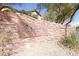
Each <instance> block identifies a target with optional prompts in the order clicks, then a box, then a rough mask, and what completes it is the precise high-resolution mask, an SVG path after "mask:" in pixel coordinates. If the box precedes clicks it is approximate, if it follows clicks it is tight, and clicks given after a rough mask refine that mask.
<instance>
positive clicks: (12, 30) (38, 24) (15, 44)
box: [0, 12, 74, 55]
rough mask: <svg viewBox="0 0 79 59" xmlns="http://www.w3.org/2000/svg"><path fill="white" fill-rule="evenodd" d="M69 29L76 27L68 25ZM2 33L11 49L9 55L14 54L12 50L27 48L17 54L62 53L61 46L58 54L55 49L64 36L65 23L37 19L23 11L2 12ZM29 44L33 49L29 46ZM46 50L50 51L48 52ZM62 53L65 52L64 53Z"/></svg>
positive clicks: (0, 25)
mask: <svg viewBox="0 0 79 59" xmlns="http://www.w3.org/2000/svg"><path fill="white" fill-rule="evenodd" d="M67 30H68V33H69V32H70V31H72V30H74V27H73V26H68V29H67ZM0 33H1V35H3V37H4V38H5V39H6V40H7V43H5V44H4V48H5V50H7V51H9V52H8V55H10V54H12V51H13V52H15V51H19V50H18V49H26V50H25V52H24V53H22V52H23V51H22V52H20V51H19V54H17V53H16V54H15V55H20V54H21V55H41V54H42V55H58V54H59V55H60V53H59V51H61V50H62V49H61V48H60V50H59V51H58V50H56V54H55V52H54V51H55V49H56V48H57V47H59V46H57V47H56V46H55V45H57V42H58V41H60V40H62V39H63V38H64V35H65V25H62V24H58V23H54V22H49V21H45V20H37V19H34V18H32V17H30V16H27V15H24V14H21V13H11V12H0ZM24 43H25V44H24ZM29 45H30V46H31V47H30V49H31V50H30V49H29V48H28V46H29ZM48 46H49V47H48ZM52 46H53V47H52ZM54 46H55V47H54ZM20 47H24V48H20ZM48 48H53V49H54V50H53V51H52V50H50V49H48ZM28 49H29V51H28ZM46 49H47V50H46ZM33 50H34V51H33ZM44 50H46V51H49V52H48V53H47V52H46V51H44ZM32 51H33V53H32ZM57 51H58V52H57ZM62 51H64V50H62ZM39 52H40V53H39ZM9 53H10V54H9ZM34 53H36V54H34ZM51 53H53V54H51ZM61 55H64V54H63V53H62V54H61Z"/></svg>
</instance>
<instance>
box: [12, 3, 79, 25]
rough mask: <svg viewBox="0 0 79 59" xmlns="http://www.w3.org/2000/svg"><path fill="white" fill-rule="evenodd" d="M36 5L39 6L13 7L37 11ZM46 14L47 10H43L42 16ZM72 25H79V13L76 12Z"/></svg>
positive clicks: (34, 4) (27, 4)
mask: <svg viewBox="0 0 79 59" xmlns="http://www.w3.org/2000/svg"><path fill="white" fill-rule="evenodd" d="M36 5H37V4H36V3H26V4H22V5H16V6H13V7H14V8H16V9H18V10H32V9H36V7H37V6H36ZM45 13H46V9H43V11H41V12H40V14H41V15H44V14H45ZM71 24H73V25H79V11H77V12H76V14H75V16H74V18H73V21H72V22H71Z"/></svg>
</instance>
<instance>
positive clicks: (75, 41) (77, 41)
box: [62, 32, 79, 49]
mask: <svg viewBox="0 0 79 59" xmlns="http://www.w3.org/2000/svg"><path fill="white" fill-rule="evenodd" d="M62 44H63V45H64V46H65V47H67V48H70V49H75V48H79V46H78V45H79V38H78V36H77V32H73V33H71V34H70V35H69V36H67V37H66V38H65V39H64V40H63V41H62Z"/></svg>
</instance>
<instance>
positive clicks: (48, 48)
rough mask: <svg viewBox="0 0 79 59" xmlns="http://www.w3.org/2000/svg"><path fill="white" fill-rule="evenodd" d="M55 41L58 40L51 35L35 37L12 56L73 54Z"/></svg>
mask: <svg viewBox="0 0 79 59" xmlns="http://www.w3.org/2000/svg"><path fill="white" fill-rule="evenodd" d="M25 40H27V39H25ZM57 42H58V40H57V39H56V40H53V38H52V37H51V36H40V37H35V38H33V39H32V40H31V41H29V42H28V43H25V45H24V46H22V47H20V48H19V49H17V51H18V53H17V54H14V55H13V56H61V55H64V56H66V55H74V54H75V53H74V52H73V51H70V50H68V49H67V48H64V47H60V46H59V45H58V44H57Z"/></svg>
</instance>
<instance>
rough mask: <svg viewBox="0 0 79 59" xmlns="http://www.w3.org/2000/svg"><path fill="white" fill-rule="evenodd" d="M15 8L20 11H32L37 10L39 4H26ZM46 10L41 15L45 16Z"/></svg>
mask: <svg viewBox="0 0 79 59" xmlns="http://www.w3.org/2000/svg"><path fill="white" fill-rule="evenodd" d="M13 7H14V8H16V9H18V10H32V9H36V7H37V3H25V4H22V5H16V6H15V5H14V6H13ZM45 12H46V9H43V11H41V12H40V14H41V15H43V14H45Z"/></svg>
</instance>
